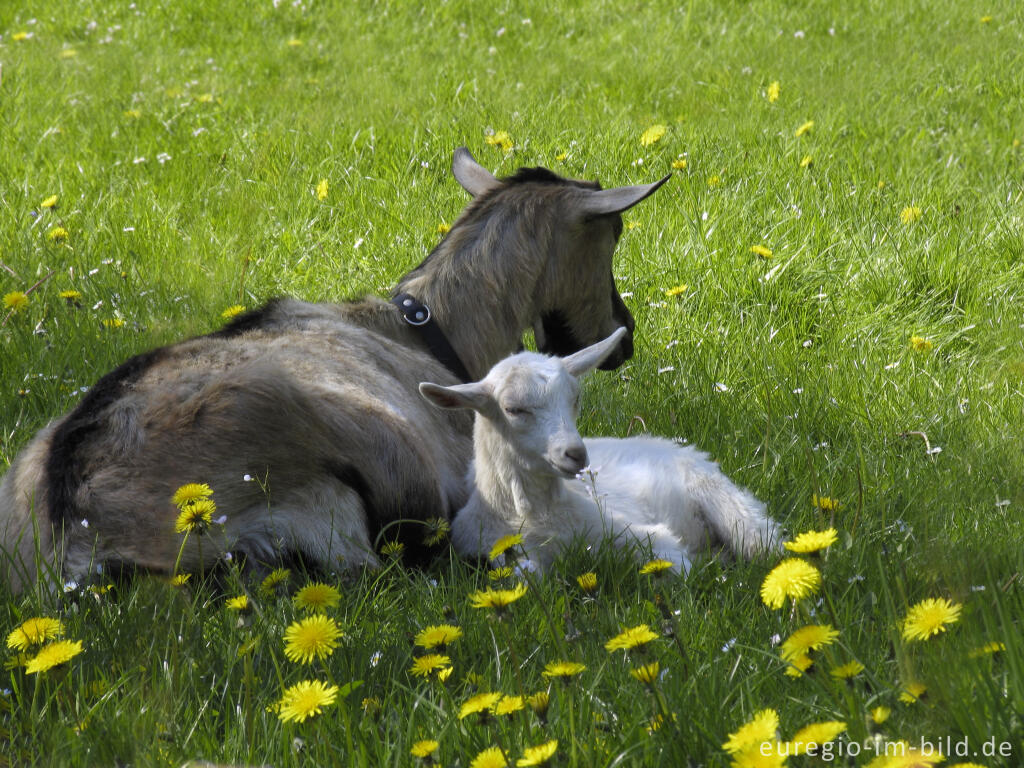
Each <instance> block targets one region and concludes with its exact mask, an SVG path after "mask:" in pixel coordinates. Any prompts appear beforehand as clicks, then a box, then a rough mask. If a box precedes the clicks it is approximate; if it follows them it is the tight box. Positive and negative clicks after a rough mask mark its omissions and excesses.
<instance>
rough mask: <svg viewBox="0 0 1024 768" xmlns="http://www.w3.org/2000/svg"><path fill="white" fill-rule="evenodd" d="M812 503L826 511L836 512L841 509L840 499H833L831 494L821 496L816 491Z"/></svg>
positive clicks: (812, 495) (812, 496)
mask: <svg viewBox="0 0 1024 768" xmlns="http://www.w3.org/2000/svg"><path fill="white" fill-rule="evenodd" d="M811 504H813V505H814V506H816V507H817V508H818V509H820V510H823V511H825V512H835V511H836V510H837V509H839V499H833V498H832V497H831V496H819V495H818V494H816V493H814V494H811Z"/></svg>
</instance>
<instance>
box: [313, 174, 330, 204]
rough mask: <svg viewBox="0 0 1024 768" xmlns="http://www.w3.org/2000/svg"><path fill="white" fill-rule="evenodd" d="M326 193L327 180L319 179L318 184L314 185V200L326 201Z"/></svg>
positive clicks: (327, 188)
mask: <svg viewBox="0 0 1024 768" xmlns="http://www.w3.org/2000/svg"><path fill="white" fill-rule="evenodd" d="M328 191H329V187H328V185H327V179H320V183H319V184H317V185H316V199H317V200H326V199H327V193H328Z"/></svg>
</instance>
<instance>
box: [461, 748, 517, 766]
mask: <svg viewBox="0 0 1024 768" xmlns="http://www.w3.org/2000/svg"><path fill="white" fill-rule="evenodd" d="M507 765H508V760H506V759H505V753H504V752H502V751H501V749H500V748H498V747H488V748H487V749H485V750H484V751H483V752H481V753H480V754H478V755H477V756H476V757H474V758H473V761H472V762H471V763H470V764H469V768H505V766H507Z"/></svg>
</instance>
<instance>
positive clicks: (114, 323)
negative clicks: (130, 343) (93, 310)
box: [103, 317, 124, 328]
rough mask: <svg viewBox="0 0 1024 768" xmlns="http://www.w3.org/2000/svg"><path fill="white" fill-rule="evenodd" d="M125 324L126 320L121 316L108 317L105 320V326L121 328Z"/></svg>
mask: <svg viewBox="0 0 1024 768" xmlns="http://www.w3.org/2000/svg"><path fill="white" fill-rule="evenodd" d="M123 325H124V320H122V319H121V318H120V317H108V318H106V319H105V320H104V321H103V327H104V328H121V327H122V326H123Z"/></svg>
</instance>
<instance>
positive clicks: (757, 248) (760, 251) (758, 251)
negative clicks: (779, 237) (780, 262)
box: [750, 245, 772, 259]
mask: <svg viewBox="0 0 1024 768" xmlns="http://www.w3.org/2000/svg"><path fill="white" fill-rule="evenodd" d="M750 252H751V253H752V254H754V255H755V256H760V257H761V258H762V259H770V258H771V257H772V249H771V248H769V247H768V246H766V245H752V246H750Z"/></svg>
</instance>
